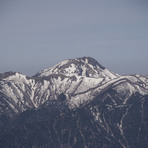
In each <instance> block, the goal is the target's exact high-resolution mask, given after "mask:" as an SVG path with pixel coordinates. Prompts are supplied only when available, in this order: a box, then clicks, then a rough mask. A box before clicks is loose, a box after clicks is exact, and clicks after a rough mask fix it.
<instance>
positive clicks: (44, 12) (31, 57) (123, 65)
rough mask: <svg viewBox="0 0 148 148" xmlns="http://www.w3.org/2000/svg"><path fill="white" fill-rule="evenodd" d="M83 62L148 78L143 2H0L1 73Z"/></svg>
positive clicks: (146, 5)
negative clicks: (88, 60)
mask: <svg viewBox="0 0 148 148" xmlns="http://www.w3.org/2000/svg"><path fill="white" fill-rule="evenodd" d="M82 56H91V57H93V58H95V59H96V60H97V61H98V62H100V63H101V64H102V65H103V66H105V67H106V68H108V69H109V70H111V71H114V72H116V73H119V74H135V73H139V74H146V75H148V0H0V73H3V72H6V71H19V72H21V73H24V74H26V75H34V74H35V73H36V72H38V71H40V70H42V69H44V68H49V67H51V66H53V65H54V64H57V63H58V62H61V61H63V60H65V59H70V58H76V57H82Z"/></svg>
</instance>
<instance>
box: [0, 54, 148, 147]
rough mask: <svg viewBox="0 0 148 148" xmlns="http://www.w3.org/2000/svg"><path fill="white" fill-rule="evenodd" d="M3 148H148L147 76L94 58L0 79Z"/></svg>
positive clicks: (0, 136)
mask: <svg viewBox="0 0 148 148" xmlns="http://www.w3.org/2000/svg"><path fill="white" fill-rule="evenodd" d="M0 147H1V148H148V76H142V75H129V76H121V75H119V74H116V73H114V72H111V71H109V70H108V69H106V68H105V67H103V66H102V65H101V64H100V63H98V62H97V61H96V60H95V59H93V58H91V57H82V58H77V59H70V60H66V61H63V62H61V63H59V64H57V65H55V66H53V67H51V68H49V69H45V70H43V71H41V72H38V73H37V74H35V75H34V76H32V77H28V76H26V75H23V74H21V73H18V72H6V73H2V74H0Z"/></svg>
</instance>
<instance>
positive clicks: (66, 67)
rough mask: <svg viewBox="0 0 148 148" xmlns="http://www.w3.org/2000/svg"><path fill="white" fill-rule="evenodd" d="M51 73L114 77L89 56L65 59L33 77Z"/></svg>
mask: <svg viewBox="0 0 148 148" xmlns="http://www.w3.org/2000/svg"><path fill="white" fill-rule="evenodd" d="M51 74H64V75H66V76H73V75H76V76H86V77H93V78H99V77H109V78H115V77H116V75H115V74H114V73H112V72H110V71H109V70H107V69H106V68H105V67H103V66H102V65H101V64H100V63H98V62H97V61H96V60H95V59H93V58H91V57H82V58H76V59H69V60H65V61H63V62H61V63H59V64H57V65H55V66H53V67H51V68H49V69H45V70H43V71H41V72H39V73H37V74H36V75H35V77H36V76H37V77H43V76H49V75H51Z"/></svg>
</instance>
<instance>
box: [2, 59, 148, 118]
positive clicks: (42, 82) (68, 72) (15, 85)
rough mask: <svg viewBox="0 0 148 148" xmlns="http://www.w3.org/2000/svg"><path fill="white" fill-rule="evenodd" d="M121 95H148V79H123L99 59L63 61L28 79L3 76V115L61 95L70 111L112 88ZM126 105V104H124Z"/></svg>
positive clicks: (5, 74) (142, 77)
mask: <svg viewBox="0 0 148 148" xmlns="http://www.w3.org/2000/svg"><path fill="white" fill-rule="evenodd" d="M113 86H116V87H114V89H116V90H117V92H118V93H121V92H122V93H125V94H126V93H127V92H130V93H127V94H129V95H128V96H126V98H125V99H126V100H127V99H128V97H130V96H131V95H132V94H133V93H135V92H139V93H140V94H142V95H145V94H148V77H147V76H140V75H133V76H120V75H118V74H115V73H113V72H111V71H109V70H108V69H106V68H104V67H103V66H101V65H100V64H99V63H98V62H97V61H96V60H95V59H93V58H90V57H83V58H77V59H70V60H66V61H63V62H61V63H59V64H57V65H55V66H53V67H51V68H49V69H45V70H43V71H41V72H39V73H37V74H36V75H35V76H33V77H27V76H25V75H23V74H20V73H12V72H9V73H4V74H1V75H0V113H1V114H2V113H3V112H7V113H8V114H11V115H13V114H15V113H19V112H23V111H25V110H27V109H28V108H38V107H39V106H41V105H42V104H44V103H45V102H46V101H48V100H54V99H57V98H58V96H59V95H60V94H61V93H64V94H65V95H66V98H67V103H68V104H69V107H70V108H75V107H79V106H80V105H82V104H83V105H84V104H86V103H88V102H89V101H91V100H93V98H95V97H96V96H97V95H99V94H101V93H103V92H104V91H105V90H107V89H108V88H110V87H113ZM123 102H125V100H123Z"/></svg>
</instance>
